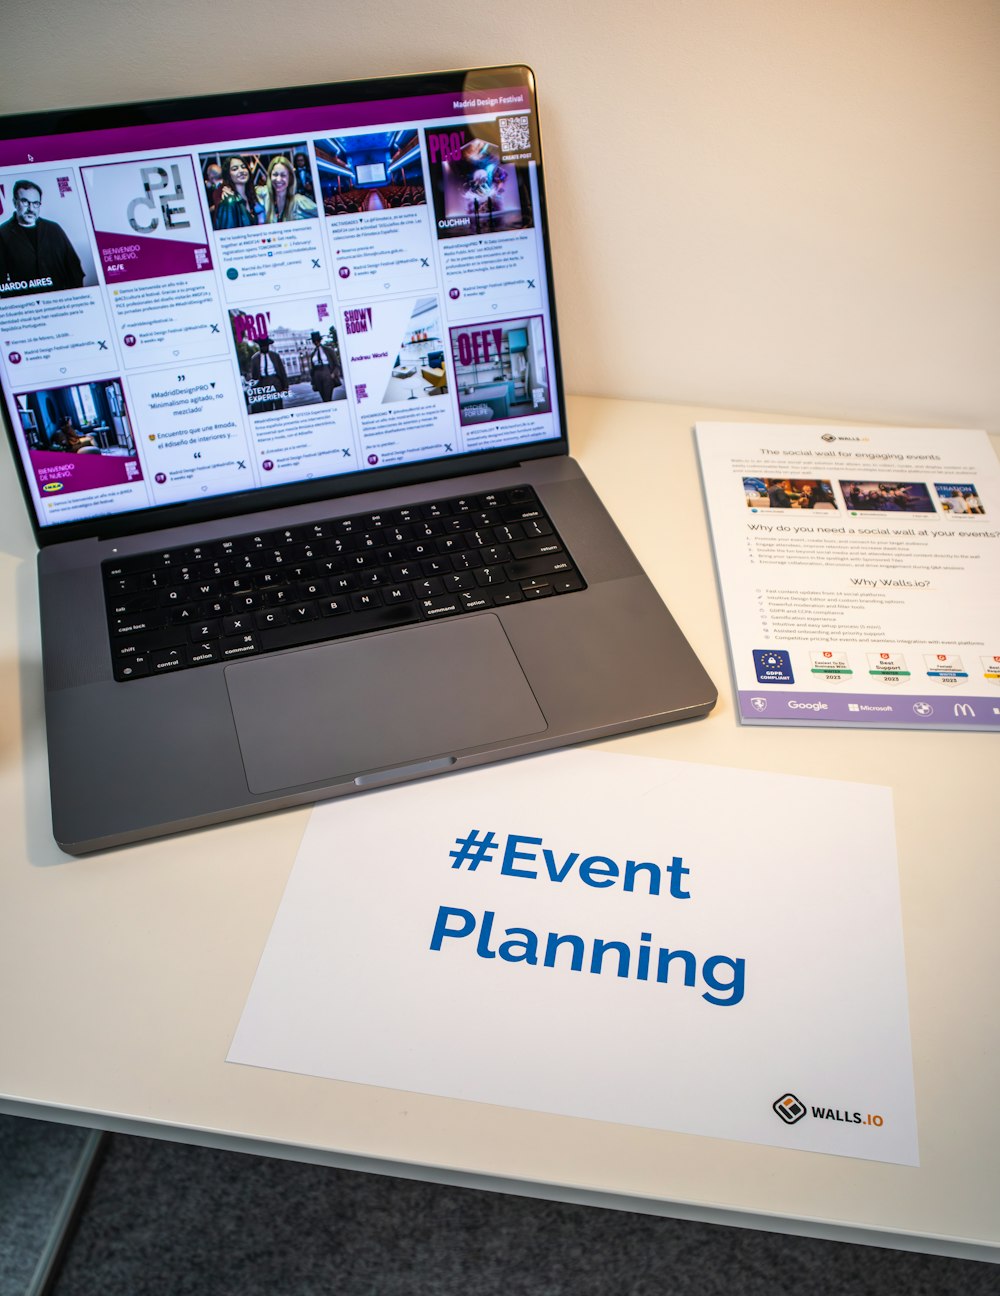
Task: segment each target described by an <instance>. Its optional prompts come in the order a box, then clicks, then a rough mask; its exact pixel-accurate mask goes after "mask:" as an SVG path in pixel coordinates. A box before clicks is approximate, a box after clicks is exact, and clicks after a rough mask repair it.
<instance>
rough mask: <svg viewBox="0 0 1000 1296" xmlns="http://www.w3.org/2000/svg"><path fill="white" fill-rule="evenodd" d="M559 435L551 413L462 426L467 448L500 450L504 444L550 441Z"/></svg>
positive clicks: (463, 438)
mask: <svg viewBox="0 0 1000 1296" xmlns="http://www.w3.org/2000/svg"><path fill="white" fill-rule="evenodd" d="M558 435H559V429H558V428H557V427H556V425H555V420H554V419H553V417H552V415H551V414H548V415H544V416H543V417H542V418H522V419H518V420H517V422H516V423H511V422H506V423H491V422H484V423H478V424H477V423H471V424H466V425H464V426H463V427H462V440H463V442H464V443H465V448H466V450H469V451H472V450H499V449H501V448H502V447H503V446H509V445H523V444H525V443H526V442H528V441H549V440H551V439H552V438H553V437H557V436H558Z"/></svg>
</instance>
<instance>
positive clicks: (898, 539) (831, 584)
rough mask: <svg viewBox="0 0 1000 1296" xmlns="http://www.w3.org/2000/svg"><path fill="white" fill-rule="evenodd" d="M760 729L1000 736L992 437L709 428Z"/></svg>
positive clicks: (725, 574)
mask: <svg viewBox="0 0 1000 1296" xmlns="http://www.w3.org/2000/svg"><path fill="white" fill-rule="evenodd" d="M695 435H696V438H697V444H698V454H699V458H700V461H701V471H702V477H703V481H704V486H705V495H706V499H707V504H708V511H709V518H710V523H711V529H712V539H713V543H714V546H715V557H716V563H717V566H718V573H719V582H720V585H721V588H722V597H723V603H724V607H725V615H726V624H727V629H728V633H729V647H730V653H731V655H732V662H733V675H734V679H735V685H736V691H737V698H738V709H739V714H740V717H741V719H742V720H743V721H744V722H745V723H748V724H833V725H844V726H851V725H869V726H883V727H889V728H903V727H905V728H921V727H922V728H930V729H1000V600H998V599H997V590H998V589H1000V465H998V462H997V456H996V454H995V453H994V451H993V447H992V445H991V444H990V441H989V438H988V437H987V435H986V433H985V432H981V431H969V430H958V429H941V428H881V427H853V428H851V427H844V428H840V427H832V426H801V425H792V424H789V425H783V424H778V425H765V424H749V423H700V424H698V426H697V427H696V429H695Z"/></svg>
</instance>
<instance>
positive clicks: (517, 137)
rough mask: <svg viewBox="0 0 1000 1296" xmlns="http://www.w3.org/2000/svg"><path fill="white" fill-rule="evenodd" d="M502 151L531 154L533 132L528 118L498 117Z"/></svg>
mask: <svg viewBox="0 0 1000 1296" xmlns="http://www.w3.org/2000/svg"><path fill="white" fill-rule="evenodd" d="M497 124H498V125H499V127H500V151H501V152H502V153H530V152H531V130H530V129H529V126H528V119H527V117H498V118H497Z"/></svg>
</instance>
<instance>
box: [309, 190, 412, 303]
mask: <svg viewBox="0 0 1000 1296" xmlns="http://www.w3.org/2000/svg"><path fill="white" fill-rule="evenodd" d="M328 226H329V227H328V232H329V236H330V243H331V246H332V248H333V263H334V274H335V282H336V287H337V296H338V297H339V298H340V299H341V300H342V301H352V300H358V299H359V298H364V297H371V296H372V294H373V292H420V291H424V292H427V291H431V290H433V288H434V286H435V284H436V282H437V276H436V271H435V268H434V259H433V254H432V251H431V239H430V234H429V232H428V229H427V214H426V211H423V210H415V209H413V208H411V209H409V210H408V211H400V212H393V211H388V212H374V213H372V214H370V215H369V214H367V213H366V214H364V215H359V216H337V217H333V218H332V219H331V220H330V221H329V223H328Z"/></svg>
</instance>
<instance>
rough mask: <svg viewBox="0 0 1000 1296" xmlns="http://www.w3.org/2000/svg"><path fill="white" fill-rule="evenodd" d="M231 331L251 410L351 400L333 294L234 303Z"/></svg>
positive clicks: (259, 411) (254, 412)
mask: <svg viewBox="0 0 1000 1296" xmlns="http://www.w3.org/2000/svg"><path fill="white" fill-rule="evenodd" d="M229 331H230V337H231V341H232V345H233V347H234V348H235V354H236V360H237V363H238V365H239V370H240V378H241V381H242V387H243V399H244V404H245V406H246V411H247V413H248V414H251V415H255V416H256V415H261V414H275V413H281V412H282V411H290V410H296V409H300V408H301V407H303V406H306V405H325V404H330V403H331V402H335V401H343V400H346V397H347V389H346V386H345V384H344V366H343V361H342V359H341V351H340V336H339V333H338V330H337V325H336V322H335V317H334V310H333V303H332V301H331V300H330V298H329V297H322V298H316V297H311V298H295V299H287V298H283V299H282V300H281V301H278V302H274V303H270V302H267V303H263V304H260V305H255V306H233V307H230V309H229Z"/></svg>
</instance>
